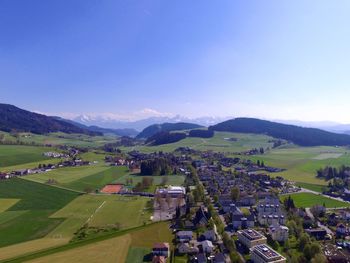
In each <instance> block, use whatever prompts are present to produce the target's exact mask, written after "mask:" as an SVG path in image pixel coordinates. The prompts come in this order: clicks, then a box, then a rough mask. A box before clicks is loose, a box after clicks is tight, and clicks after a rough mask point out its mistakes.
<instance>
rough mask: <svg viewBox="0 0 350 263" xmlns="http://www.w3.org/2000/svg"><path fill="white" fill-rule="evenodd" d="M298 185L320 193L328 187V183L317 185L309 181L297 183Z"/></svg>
mask: <svg viewBox="0 0 350 263" xmlns="http://www.w3.org/2000/svg"><path fill="white" fill-rule="evenodd" d="M296 185H297V186H299V187H302V188H305V189H309V190H311V191H315V192H318V193H322V192H323V190H324V189H326V188H327V186H326V185H317V184H308V183H297V184H296Z"/></svg>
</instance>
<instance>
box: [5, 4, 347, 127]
mask: <svg viewBox="0 0 350 263" xmlns="http://www.w3.org/2000/svg"><path fill="white" fill-rule="evenodd" d="M349 13H350V2H349V1H320V0H317V1H316V0H315V1H311V0H310V1H295V0H293V1H280V0H276V1H269V0H267V1H260V0H259V1H253V0H251V1H246V0H242V1H235V0H219V1H206V0H193V1H188V0H179V1H164V0H159V1H151V0H143V1H141V0H140V1H133V0H127V1H116V0H111V1H106V0H95V1H92V0H50V1H47V0H31V1H27V0H2V1H0V91H1V97H0V98H1V102H4V103H11V104H15V105H17V106H19V107H22V108H26V109H30V110H36V111H40V112H44V113H50V114H61V115H64V116H68V115H71V116H73V115H75V114H82V113H85V114H97V115H98V114H101V115H103V114H107V113H109V114H110V115H113V114H115V115H114V116H116V117H118V116H128V115H130V116H138V117H142V116H143V114H144V115H145V116H146V115H147V116H148V115H167V114H181V115H184V116H188V117H198V116H206V115H207V116H254V117H261V118H267V119H299V120H309V121H311V120H314V121H320V120H333V121H338V122H350V115H349V114H348V112H349V110H348V109H349V106H348V105H349V102H348V101H349V98H350V74H349V73H350V72H349V70H350V26H349V25H350V16H349V15H348V14H349Z"/></svg>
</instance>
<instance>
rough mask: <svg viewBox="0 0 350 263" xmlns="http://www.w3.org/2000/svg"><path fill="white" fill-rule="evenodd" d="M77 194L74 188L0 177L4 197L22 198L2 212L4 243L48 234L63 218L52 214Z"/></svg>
mask: <svg viewBox="0 0 350 263" xmlns="http://www.w3.org/2000/svg"><path fill="white" fill-rule="evenodd" d="M76 197H77V194H76V193H74V192H71V191H67V190H63V189H59V188H55V187H50V186H46V185H43V184H38V183H35V182H30V181H27V180H22V179H19V178H13V179H10V180H2V181H0V200H1V199H19V201H18V202H13V204H12V206H10V207H9V208H8V209H7V210H5V211H4V212H1V213H0V247H3V246H7V245H11V244H15V243H19V242H24V241H28V240H33V239H37V238H41V237H43V236H45V235H46V234H47V233H49V232H50V231H52V230H53V229H54V228H56V227H57V226H58V225H59V224H60V223H61V222H62V219H59V218H56V219H51V218H49V217H50V215H51V214H52V213H54V212H55V211H56V210H58V209H61V208H62V207H64V206H65V205H66V204H67V203H69V202H70V201H72V200H73V199H74V198H76Z"/></svg>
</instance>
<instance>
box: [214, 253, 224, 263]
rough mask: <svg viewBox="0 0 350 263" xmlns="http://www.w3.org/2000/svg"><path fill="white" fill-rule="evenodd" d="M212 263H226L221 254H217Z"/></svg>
mask: <svg viewBox="0 0 350 263" xmlns="http://www.w3.org/2000/svg"><path fill="white" fill-rule="evenodd" d="M214 263H226V259H225V256H224V254H223V253H218V254H216V255H215V257H214Z"/></svg>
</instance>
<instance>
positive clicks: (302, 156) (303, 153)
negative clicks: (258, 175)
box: [249, 145, 350, 185]
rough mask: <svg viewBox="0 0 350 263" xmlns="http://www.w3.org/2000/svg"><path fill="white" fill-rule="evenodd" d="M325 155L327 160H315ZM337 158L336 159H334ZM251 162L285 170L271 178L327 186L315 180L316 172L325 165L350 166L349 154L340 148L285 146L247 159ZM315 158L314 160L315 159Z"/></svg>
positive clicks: (324, 182) (325, 183) (319, 180)
mask: <svg viewBox="0 0 350 263" xmlns="http://www.w3.org/2000/svg"><path fill="white" fill-rule="evenodd" d="M325 154H327V156H328V157H330V156H331V158H327V159H323V158H321V159H317V158H316V157H317V156H320V155H323V156H325ZM336 156H338V157H336ZM249 158H250V159H252V160H263V161H264V163H265V165H269V166H275V167H280V168H285V169H287V170H286V171H284V172H281V173H274V174H272V175H273V176H282V177H284V178H286V179H288V180H292V181H295V182H301V183H308V184H316V185H327V182H326V181H324V180H321V179H318V178H316V171H317V170H318V169H319V168H323V167H325V166H327V165H331V166H335V167H339V166H341V165H350V154H349V153H348V150H347V149H346V148H342V147H330V146H320V147H297V146H289V145H288V146H287V147H284V148H280V149H274V150H271V151H270V152H267V153H266V154H264V155H256V156H250V157H249ZM315 158H316V159H315Z"/></svg>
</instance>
